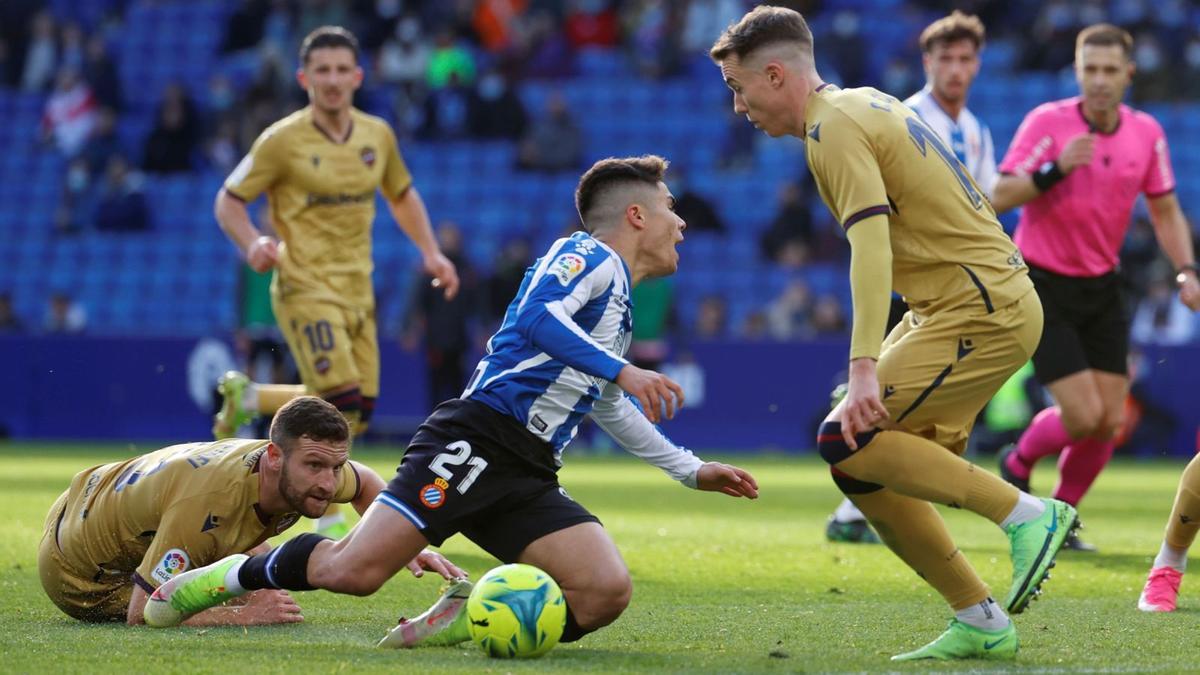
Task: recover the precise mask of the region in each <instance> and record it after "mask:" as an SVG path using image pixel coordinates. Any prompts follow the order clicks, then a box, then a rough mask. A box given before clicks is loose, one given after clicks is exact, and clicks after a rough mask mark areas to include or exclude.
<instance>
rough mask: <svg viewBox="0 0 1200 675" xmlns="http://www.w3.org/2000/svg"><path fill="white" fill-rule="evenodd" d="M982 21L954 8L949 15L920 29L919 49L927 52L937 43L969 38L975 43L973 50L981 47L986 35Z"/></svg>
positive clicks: (950, 42) (941, 43)
mask: <svg viewBox="0 0 1200 675" xmlns="http://www.w3.org/2000/svg"><path fill="white" fill-rule="evenodd" d="M986 34H987V33H986V31H985V29H984V27H983V22H982V21H980V20H979V17H977V16H975V15H974V14H964V13H963V12H960V11H959V10H957V9H956V10H954V11H953V12H951V13H950V15H949V16H944V17H942V18H940V19H938V20H937V21H934V22H933V23H931V24H929V25H928V26H926V27H925V30H923V31H921V37H920V39H919V40H918V44H920V45H921V51H922V52H924V53H926V54H928V53H929V52H931V51H933V48H934V47H936V46H938V45H949V44H953V43H955V42H958V41H959V40H970V41H971V43H972V44H974V45H975V51H979V50H980V49H981V48H982V47H983V41H984V38H985V36H986Z"/></svg>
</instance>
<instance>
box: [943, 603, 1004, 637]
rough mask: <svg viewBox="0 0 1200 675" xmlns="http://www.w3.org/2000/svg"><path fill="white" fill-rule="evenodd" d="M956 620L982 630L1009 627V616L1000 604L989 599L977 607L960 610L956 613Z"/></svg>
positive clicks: (972, 606)
mask: <svg viewBox="0 0 1200 675" xmlns="http://www.w3.org/2000/svg"><path fill="white" fill-rule="evenodd" d="M954 616H955V618H957V619H958V620H959V621H961V622H963V623H965V624H967V625H968V626H974V627H975V628H978V629H980V630H1001V629H1004V628H1007V627H1008V623H1009V619H1008V615H1007V614H1005V613H1004V610H1003V609H1001V607H1000V605H999V603H997V602H996V601H995V600H993V599H991V598H988V599H987V600H984V601H983V602H981V603H979V604H977V605H971V606H970V607H967V608H966V609H960V610H958V611H957V612H955V613H954Z"/></svg>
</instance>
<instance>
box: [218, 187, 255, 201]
mask: <svg viewBox="0 0 1200 675" xmlns="http://www.w3.org/2000/svg"><path fill="white" fill-rule="evenodd" d="M222 189H224V190H225V194H227V195H229V196H230V197H233V198H234V199H236V200H238V201H239V202H241V203H243V204H246V203H249V201H250V200H248V199H246V198H245V197H243V196H241V195H239V194H238V193H236V192H234V191H233V190H230V189H229V188H228V187H226V188H222Z"/></svg>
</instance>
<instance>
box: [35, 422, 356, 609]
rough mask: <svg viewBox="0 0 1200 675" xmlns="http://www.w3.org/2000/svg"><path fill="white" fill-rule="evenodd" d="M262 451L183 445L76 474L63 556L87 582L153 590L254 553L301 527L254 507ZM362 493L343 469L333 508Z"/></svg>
mask: <svg viewBox="0 0 1200 675" xmlns="http://www.w3.org/2000/svg"><path fill="white" fill-rule="evenodd" d="M266 448H267V441H263V440H244V439H234V440H227V441H216V442H208V443H189V444H186V445H174V446H171V447H168V448H163V449H162V450H157V451H155V452H151V453H149V454H145V455H141V456H139V457H134V458H132V459H128V460H125V461H123V462H115V463H112V464H103V465H100V466H96V467H92V468H90V469H87V470H86V471H82V472H80V473H79V474H77V475H76V476H75V478H74V479H73V480H72V481H71V487H70V490H69V492H68V496H67V505H66V509H65V511H64V512H63V517H62V521H61V522H60V525H59V528H58V532H59V542H58V543H59V547H60V548H61V549H62V552H63V557H64V558H65V560H66V561H67V564H68V565H70V567H71V568H73V570H74V571H75V572H76V573H77V574H80V575H83V576H85V577H92V576H93V575H94V576H96V577H103V576H115V577H120V578H126V579H127V578H129V576H130V574H133V575H134V580H135V581H137V582H138V583H139V584H141V585H142V586H143V587H144V588H147V590H152V589H153V588H157V587H158V586H159V585H160V584H162V583H163V582H165V581H167V580H169V579H171V577H173V576H174V575H176V574H179V573H180V572H183V571H185V570H187V569H191V568H195V567H200V566H203V565H207V564H209V563H213V562H216V561H217V560H220V559H221V558H223V557H225V556H227V555H231V554H234V553H241V552H243V551H246V550H248V549H250V548H253V547H254V546H257V545H258V544H260V543H262V542H263V541H266V539H267V538H269V537H273V536H275V535H276V534H279V533H280V532H282V531H284V530H286V529H287V528H288V527H290V526H291V525H292V524H293V523H295V522H296V521H297V520H298V519H299V515H298V514H296V513H286V514H276V515H268V514H266V513H264V512H263V511H262V510H261V509H260V508H259V505H258V502H259V491H258V486H259V475H258V467H259V459H260V458H261V457H262V454H263V453H264V452H266ZM360 489H361V481H360V480H359V477H358V472H357V470H355V469H354V468H353V465H352V464H349V463H347V464H346V465H345V468H344V469H343V470H342V471H341V473H340V476H339V478H338V487H337V490H336V492H335V494H334V498H333V501H335V502H339V503H346V502H349V501H352V500H353V499H354V498H355V496H356V495H357V494H358V492H359V490H360Z"/></svg>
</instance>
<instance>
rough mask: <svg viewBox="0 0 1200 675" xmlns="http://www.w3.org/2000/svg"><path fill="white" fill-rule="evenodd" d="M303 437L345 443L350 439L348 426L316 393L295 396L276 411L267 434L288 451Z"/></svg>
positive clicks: (337, 412) (276, 444) (331, 405)
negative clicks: (313, 394)
mask: <svg viewBox="0 0 1200 675" xmlns="http://www.w3.org/2000/svg"><path fill="white" fill-rule="evenodd" d="M302 436H307V437H308V438H310V439H311V440H314V441H324V442H328V443H345V442H347V441H349V440H350V425H349V423H347V422H346V418H345V416H343V415H342V412H341V411H340V410H338V409H337V408H335V407H334V406H333V404H332V403H330V402H329V401H326V400H325V399H323V398H318V397H316V396H297V397H296V398H294V399H292V400H290V401H288V402H287V403H284V404H283V407H281V408H280V409H279V410H278V411H276V413H275V417H274V419H272V420H271V433H270V437H271V442H272V443H274V444H275V446H276V447H278V448H279V449H280V450H281V451H283V453H284V454H287V453H288V452H290V451H291V450H292V449H293V448H294V447H295V445H296V441H297V440H299V439H300V438H301V437H302Z"/></svg>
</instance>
